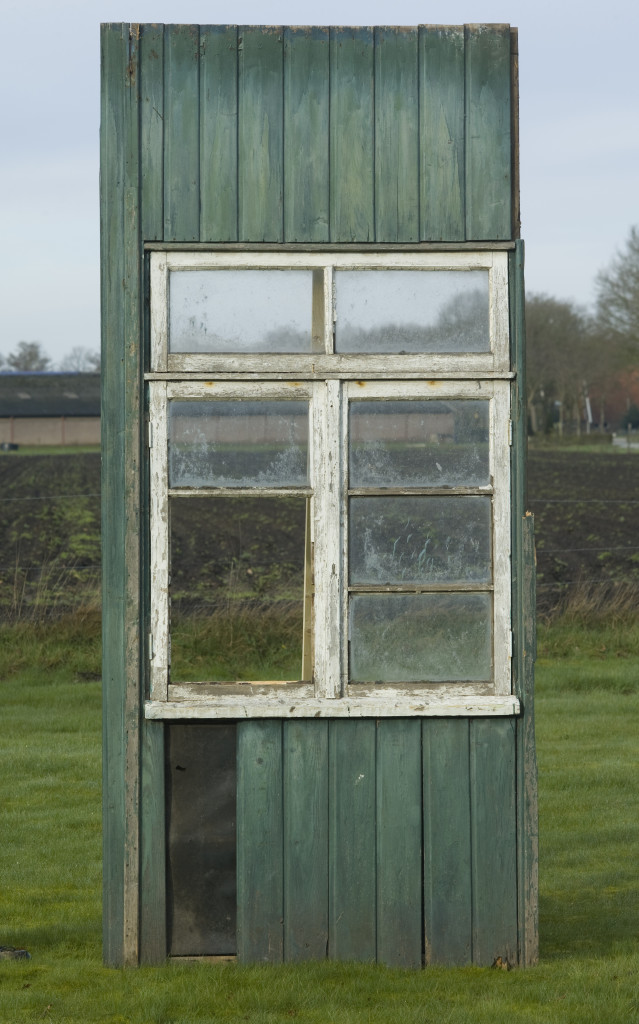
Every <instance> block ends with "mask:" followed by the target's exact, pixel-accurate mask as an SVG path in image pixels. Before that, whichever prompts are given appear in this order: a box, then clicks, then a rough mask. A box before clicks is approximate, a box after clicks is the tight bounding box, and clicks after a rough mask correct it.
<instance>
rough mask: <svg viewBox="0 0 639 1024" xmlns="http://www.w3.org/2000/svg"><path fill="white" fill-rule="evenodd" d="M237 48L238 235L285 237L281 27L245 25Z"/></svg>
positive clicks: (264, 238)
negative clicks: (252, 26)
mask: <svg viewBox="0 0 639 1024" xmlns="http://www.w3.org/2000/svg"><path fill="white" fill-rule="evenodd" d="M238 48H239V124H238V131H239V136H238V162H239V167H238V172H239V181H238V187H239V238H240V241H244V242H281V241H282V240H283V223H282V217H283V209H282V207H283V199H284V112H283V106H284V99H283V90H284V83H283V73H284V66H283V39H282V29H281V28H241V29H240V30H239V36H238Z"/></svg>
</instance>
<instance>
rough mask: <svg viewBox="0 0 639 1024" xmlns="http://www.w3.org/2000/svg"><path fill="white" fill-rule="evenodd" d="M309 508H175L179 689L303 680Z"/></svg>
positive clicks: (285, 503) (209, 501) (173, 503)
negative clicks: (224, 683) (190, 684)
mask: <svg viewBox="0 0 639 1024" xmlns="http://www.w3.org/2000/svg"><path fill="white" fill-rule="evenodd" d="M306 501H307V499H306V498H303V497H297V496H295V497H293V496H292V497H281V498H260V497H250V498H249V497H245V498H244V497H241V498H223V497H219V498H216V497H210V498H179V497H178V498H171V499H170V519H171V681H172V682H174V683H175V682H187V681H191V682H197V681H200V682H220V681H233V680H248V681H250V680H265V681H275V680H286V679H288V680H299V679H301V677H302V645H303V606H304V564H305V557H304V556H305V528H306ZM308 585H309V587H310V585H311V581H310V579H309V581H308ZM309 629H310V625H309Z"/></svg>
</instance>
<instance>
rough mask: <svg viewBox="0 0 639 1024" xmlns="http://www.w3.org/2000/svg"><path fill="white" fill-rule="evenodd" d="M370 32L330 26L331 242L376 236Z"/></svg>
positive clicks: (371, 44)
mask: <svg viewBox="0 0 639 1024" xmlns="http://www.w3.org/2000/svg"><path fill="white" fill-rule="evenodd" d="M373 43H374V36H373V31H372V29H368V28H357V29H350V28H344V29H332V30H331V114H330V143H329V145H330V166H331V170H330V174H331V184H330V188H331V193H330V194H331V241H332V242H356V241H357V242H372V241H374V238H375V175H374V153H375V148H374V125H375V109H374V96H375V90H374V47H373Z"/></svg>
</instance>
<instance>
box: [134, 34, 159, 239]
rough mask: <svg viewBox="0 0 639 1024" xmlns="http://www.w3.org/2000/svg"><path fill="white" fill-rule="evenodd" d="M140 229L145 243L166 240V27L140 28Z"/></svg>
mask: <svg viewBox="0 0 639 1024" xmlns="http://www.w3.org/2000/svg"><path fill="white" fill-rule="evenodd" d="M140 173H141V179H142V180H141V195H140V210H141V216H140V219H141V226H142V238H143V239H144V240H145V241H146V242H155V241H160V240H161V239H162V238H163V237H164V25H142V26H140Z"/></svg>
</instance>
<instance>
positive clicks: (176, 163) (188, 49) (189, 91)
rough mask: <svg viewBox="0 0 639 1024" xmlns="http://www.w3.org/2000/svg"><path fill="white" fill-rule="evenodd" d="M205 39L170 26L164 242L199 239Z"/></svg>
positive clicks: (166, 41)
mask: <svg viewBox="0 0 639 1024" xmlns="http://www.w3.org/2000/svg"><path fill="white" fill-rule="evenodd" d="M199 58H200V33H199V27H198V26H197V25H167V26H166V28H165V38H164V60H165V73H164V111H165V117H164V132H165V134H164V239H165V241H167V242H177V241H180V242H197V241H198V240H199V237H200V89H199V77H200V76H199Z"/></svg>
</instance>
